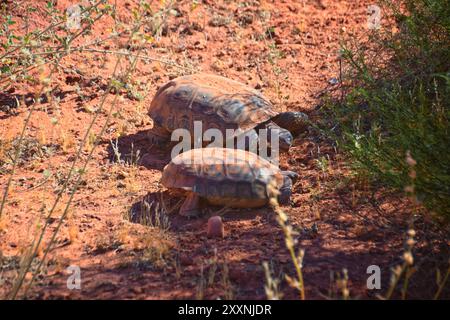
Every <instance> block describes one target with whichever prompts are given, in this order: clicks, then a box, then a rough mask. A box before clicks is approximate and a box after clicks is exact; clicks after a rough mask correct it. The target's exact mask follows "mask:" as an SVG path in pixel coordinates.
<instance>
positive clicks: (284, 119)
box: [272, 111, 309, 137]
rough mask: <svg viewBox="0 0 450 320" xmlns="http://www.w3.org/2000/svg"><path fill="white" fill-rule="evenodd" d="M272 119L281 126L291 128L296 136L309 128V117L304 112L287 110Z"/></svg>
mask: <svg viewBox="0 0 450 320" xmlns="http://www.w3.org/2000/svg"><path fill="white" fill-rule="evenodd" d="M272 121H273V122H275V123H276V124H277V125H278V126H280V127H281V128H283V129H286V130H289V132H291V134H292V135H293V136H294V137H296V136H297V135H299V134H300V133H302V132H303V131H305V130H306V129H307V127H308V123H309V118H308V116H307V115H306V114H304V113H303V112H298V111H287V112H282V113H280V114H278V115H277V116H275V117H274V118H273V119H272Z"/></svg>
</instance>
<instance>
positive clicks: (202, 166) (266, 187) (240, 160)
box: [161, 148, 283, 207]
mask: <svg viewBox="0 0 450 320" xmlns="http://www.w3.org/2000/svg"><path fill="white" fill-rule="evenodd" d="M161 182H162V184H163V185H164V186H165V187H167V188H179V189H184V190H187V191H192V192H195V193H197V194H198V195H199V196H201V197H204V198H206V199H208V201H209V202H210V203H213V204H220V205H230V206H235V207H251V206H261V205H264V204H265V203H267V201H268V200H269V199H270V198H272V197H276V193H277V191H278V190H279V188H281V186H282V185H283V175H282V174H281V171H280V169H279V168H278V167H277V166H275V165H273V164H271V163H270V162H269V161H267V160H265V159H263V158H261V157H259V156H258V155H256V154H254V153H251V152H248V151H244V150H240V149H229V148H202V149H192V150H189V151H186V152H184V153H182V154H179V155H178V156H176V157H175V158H174V159H173V160H172V161H171V162H170V163H169V164H168V165H166V166H165V168H164V171H163V174H162V180H161Z"/></svg>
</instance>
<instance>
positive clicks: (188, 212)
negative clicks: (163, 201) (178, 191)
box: [179, 192, 201, 218]
mask: <svg viewBox="0 0 450 320" xmlns="http://www.w3.org/2000/svg"><path fill="white" fill-rule="evenodd" d="M179 213H180V215H181V216H183V217H188V218H190V217H198V216H199V215H200V214H201V210H200V197H199V196H198V195H197V194H196V193H193V192H189V193H188V195H187V197H186V199H185V200H184V202H183V204H182V205H181V208H180V212H179Z"/></svg>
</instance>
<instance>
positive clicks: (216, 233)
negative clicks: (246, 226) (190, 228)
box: [207, 216, 225, 238]
mask: <svg viewBox="0 0 450 320" xmlns="http://www.w3.org/2000/svg"><path fill="white" fill-rule="evenodd" d="M224 235H225V230H224V227H223V222H222V218H221V217H220V216H214V217H211V218H209V219H208V231H207V236H208V238H223V237H224Z"/></svg>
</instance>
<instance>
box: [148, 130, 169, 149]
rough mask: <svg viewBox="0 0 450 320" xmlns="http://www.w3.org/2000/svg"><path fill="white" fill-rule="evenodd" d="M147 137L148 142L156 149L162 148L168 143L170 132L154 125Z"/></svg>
mask: <svg viewBox="0 0 450 320" xmlns="http://www.w3.org/2000/svg"><path fill="white" fill-rule="evenodd" d="M147 135H148V139H149V140H150V142H151V143H152V144H153V145H155V146H157V147H158V148H163V147H165V146H167V144H168V143H169V142H170V132H169V131H167V130H166V129H164V128H163V127H160V126H157V125H154V126H153V128H151V129H150V130H149V131H148V134H147Z"/></svg>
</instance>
